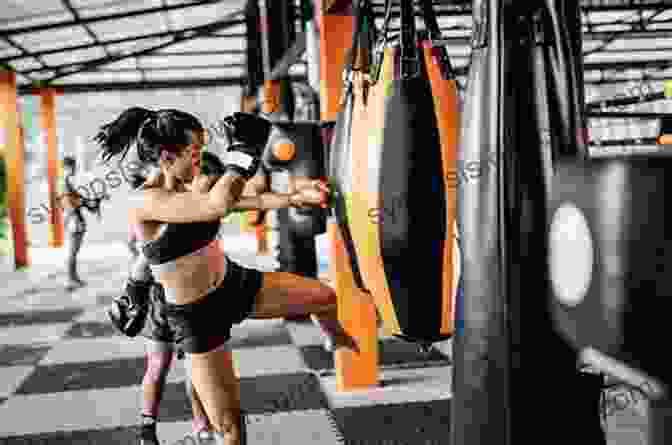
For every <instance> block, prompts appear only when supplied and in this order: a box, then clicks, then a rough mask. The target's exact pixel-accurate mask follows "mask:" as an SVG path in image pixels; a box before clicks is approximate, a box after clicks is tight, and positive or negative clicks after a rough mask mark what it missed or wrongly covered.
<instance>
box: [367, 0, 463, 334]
mask: <svg viewBox="0 0 672 445" xmlns="http://www.w3.org/2000/svg"><path fill="white" fill-rule="evenodd" d="M400 9H401V36H400V42H399V50H398V52H396V54H395V58H394V62H395V78H394V80H393V81H392V85H391V87H390V93H389V96H388V97H386V99H385V105H384V118H383V119H384V120H383V140H382V145H381V147H380V159H379V163H378V165H376V164H375V163H373V165H371V164H370V165H369V170H370V171H372V172H374V175H375V172H377V184H378V197H379V200H378V202H379V204H378V208H379V209H380V210H381V212H382V217H381V218H380V220H379V224H378V225H377V227H378V231H379V236H380V250H381V258H382V263H383V269H384V272H385V277H386V280H387V285H388V287H389V291H390V293H389V298H390V304H391V306H392V307H393V308H394V311H395V315H396V318H397V320H398V322H399V332H397V333H395V335H397V336H398V337H401V338H404V339H407V340H410V341H417V342H434V341H439V340H443V339H446V338H448V337H450V335H451V334H452V330H451V331H450V332H442V330H441V325H442V315H443V311H442V301H443V298H442V296H443V260H442V259H443V258H444V245H445V241H446V240H445V236H446V231H447V225H446V193H445V184H444V171H443V162H442V156H441V141H440V135H439V130H438V125H437V121H436V115H435V111H434V100H433V98H432V90H431V85H430V82H429V79H428V76H427V69H426V66H425V63H424V58H423V57H422V56H421V50H420V48H419V47H418V46H419V42H418V40H417V36H416V30H415V18H414V8H413V2H412V1H410V0H402V1H401V2H400ZM420 259H426V261H424V262H423V263H422V280H419V279H418V275H417V271H416V269H415V268H411V267H408V264H409V262H413V261H418V260H420Z"/></svg>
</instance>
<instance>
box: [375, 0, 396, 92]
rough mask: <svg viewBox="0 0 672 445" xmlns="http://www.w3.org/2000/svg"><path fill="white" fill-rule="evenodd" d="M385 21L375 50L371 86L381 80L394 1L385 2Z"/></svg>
mask: <svg viewBox="0 0 672 445" xmlns="http://www.w3.org/2000/svg"><path fill="white" fill-rule="evenodd" d="M384 8H385V19H384V20H383V27H382V29H381V31H380V34H379V36H378V38H377V39H376V44H375V49H374V50H373V61H372V65H373V66H372V68H373V69H372V70H371V76H370V77H371V85H375V84H376V83H377V82H378V79H379V78H380V71H381V69H382V67H383V57H384V55H385V48H386V47H387V42H388V33H389V29H390V21H391V20H392V0H385V6H384Z"/></svg>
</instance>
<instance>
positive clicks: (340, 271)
mask: <svg viewBox="0 0 672 445" xmlns="http://www.w3.org/2000/svg"><path fill="white" fill-rule="evenodd" d="M319 3H321V4H320V13H319V17H320V77H321V84H320V95H321V100H320V102H321V107H322V110H321V115H322V120H331V121H333V120H336V117H337V115H338V112H339V109H340V107H339V102H340V97H341V89H342V85H343V68H344V64H345V55H346V52H347V50H348V49H349V47H350V45H351V44H352V34H353V32H354V17H353V16H352V13H351V11H350V8H349V7H348V8H347V10H344V9H342V8H341V9H340V10H338V11H333V10H327V8H328V7H329V6H332V4H333V3H334V2H333V1H328V0H322V1H321V2H319ZM327 231H328V236H329V242H330V247H331V252H330V253H331V258H330V264H331V267H330V268H331V270H330V273H331V276H332V281H333V282H334V285H335V288H336V294H337V298H338V303H337V306H338V318H339V320H340V322H341V323H342V324H343V326H344V328H345V330H346V331H347V332H348V334H349V335H350V336H351V337H352V338H354V339H355V341H356V342H357V345H358V346H359V352H354V351H347V350H338V351H336V352H335V356H334V361H335V366H336V384H337V389H338V391H349V390H353V389H357V388H367V387H371V386H376V385H378V383H379V372H378V327H377V320H376V310H375V306H374V304H373V301H372V299H371V297H370V296H369V295H368V294H366V293H364V292H362V291H360V290H359V289H358V288H357V287H356V285H355V281H354V275H353V273H352V269H351V268H350V263H349V260H348V256H347V255H348V254H347V251H346V250H345V246H344V244H343V237H342V235H341V233H340V230H339V228H338V225H337V224H336V223H335V222H333V221H330V222H329V224H328V227H327Z"/></svg>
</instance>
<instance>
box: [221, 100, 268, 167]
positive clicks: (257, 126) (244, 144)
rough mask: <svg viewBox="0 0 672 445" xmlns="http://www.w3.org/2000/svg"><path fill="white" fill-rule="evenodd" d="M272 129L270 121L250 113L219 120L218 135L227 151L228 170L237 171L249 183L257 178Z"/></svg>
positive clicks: (224, 149) (226, 163) (225, 152)
mask: <svg viewBox="0 0 672 445" xmlns="http://www.w3.org/2000/svg"><path fill="white" fill-rule="evenodd" d="M271 128H272V124H271V123H270V122H269V121H268V120H267V119H265V118H263V117H260V116H257V115H254V114H250V113H233V114H232V115H231V116H227V117H225V118H224V119H222V120H220V121H218V122H217V124H216V125H215V133H216V135H217V137H218V139H219V142H220V144H221V148H222V150H223V151H224V153H223V156H222V161H223V162H224V167H225V169H226V171H234V172H235V173H237V174H239V175H241V176H243V178H245V179H246V180H247V179H250V178H251V177H252V176H254V175H255V174H256V172H257V170H258V169H259V165H260V163H261V161H260V159H261V154H262V153H263V151H264V148H265V147H266V143H267V142H268V136H269V135H270V133H271Z"/></svg>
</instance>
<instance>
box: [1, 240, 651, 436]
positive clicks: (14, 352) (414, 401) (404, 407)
mask: <svg viewBox="0 0 672 445" xmlns="http://www.w3.org/2000/svg"><path fill="white" fill-rule="evenodd" d="M226 244H227V245H228V246H230V247H231V249H232V253H231V254H232V256H234V257H235V258H236V259H238V260H239V261H241V262H243V263H246V264H247V265H256V266H257V267H259V268H262V269H266V270H269V269H272V268H273V267H274V262H273V260H272V259H270V258H264V257H255V255H254V252H253V251H252V249H251V247H252V246H253V239H251V238H246V237H245V236H237V237H234V236H231V237H229V238H227V240H226ZM318 245H319V250H320V257H321V267H322V272H324V267H325V257H326V245H325V243H324V240H323V239H320V240H319V242H318ZM234 252H235V254H234ZM103 253H104V254H103ZM61 254H62V253H61V252H60V251H58V250H54V249H51V250H49V249H33V251H31V257H32V258H33V259H34V265H33V267H32V268H31V270H30V272H6V273H3V275H2V276H0V278H1V279H2V281H3V282H4V283H5V285H4V286H3V287H4V289H6V290H7V292H5V290H3V292H2V293H3V295H7V297H3V298H2V299H0V419H2V421H1V422H0V444H2V445H5V444H6V445H10V444H11V445H14V444H31V443H41V444H52V443H53V444H59V443H63V444H65V443H68V444H84V443H87V444H88V443H95V444H102V445H105V444H118V443H133V442H134V441H135V434H136V427H135V425H136V423H137V421H138V417H139V411H140V404H141V387H140V382H141V380H142V376H143V373H144V357H143V352H144V350H143V343H142V341H141V340H140V339H128V338H125V337H122V336H120V335H117V334H116V332H115V331H114V330H113V328H112V326H111V325H110V324H109V322H108V321H107V318H106V315H105V312H104V309H105V305H106V304H107V303H109V302H110V301H111V299H112V298H113V296H114V295H115V293H116V292H118V289H119V288H120V286H121V283H122V282H123V279H124V274H125V272H126V261H127V259H128V256H127V255H128V253H127V251H126V248H125V246H124V245H123V244H121V243H107V244H102V243H101V244H89V245H86V246H85V247H84V249H83V251H82V254H81V257H82V258H81V259H82V276H83V277H84V279H85V280H88V282H89V286H88V287H87V288H84V289H82V290H80V291H78V292H75V293H72V294H68V293H66V292H64V291H63V290H62V289H63V286H62V283H63V282H64V279H65V274H64V270H63V269H59V268H56V269H55V268H54V266H53V264H54V263H55V262H57V263H60V264H62V261H59V258H58V257H59V255H61ZM236 255H237V256H236ZM102 258H104V261H103V260H102ZM37 260H39V263H38V262H37ZM449 343H450V342H447V343H446V344H440V345H437V347H436V349H435V350H433V351H431V352H430V353H429V354H427V355H425V354H422V353H421V352H420V351H418V349H417V348H416V347H415V346H413V345H410V344H408V343H405V342H403V341H400V340H397V339H394V338H386V337H381V340H380V352H381V355H380V357H381V382H382V384H381V386H380V387H377V388H374V389H370V390H364V391H356V392H350V393H339V392H337V391H336V379H335V375H334V363H333V358H332V355H331V354H329V353H327V352H325V351H324V350H323V349H322V347H321V336H320V334H319V332H318V331H317V330H316V328H315V327H314V326H313V325H312V324H311V323H310V322H302V321H291V322H287V321H285V320H280V319H278V320H265V321H256V320H252V321H246V322H244V323H242V324H241V325H238V326H236V327H235V328H234V338H233V340H232V343H231V344H232V347H233V348H234V354H235V360H236V366H237V370H238V373H239V375H240V377H241V386H242V388H241V391H242V400H243V408H244V409H245V410H247V412H248V413H249V426H248V428H249V433H250V438H251V440H250V445H252V444H287V443H292V444H313V443H319V444H320V445H331V444H334V445H336V444H353V445H354V444H366V445H383V444H386V445H390V444H399V445H402V444H403V445H406V444H408V445H411V444H412V445H416V444H423V445H424V444H448V443H449V425H450V409H451V403H450V400H451V394H452V392H451V366H450V359H449V355H450V344H449ZM183 379H184V369H183V366H182V362H179V361H176V362H175V363H174V364H173V368H172V370H171V372H170V374H169V384H168V386H167V389H166V394H165V398H164V401H163V403H162V405H161V411H160V415H159V422H160V423H159V427H158V433H159V437H160V439H161V441H162V443H166V444H172V443H175V442H177V441H179V440H181V439H182V438H184V437H185V435H186V434H188V433H189V431H190V419H191V411H190V405H189V403H188V400H187V396H186V393H185V391H184V383H183ZM549 391H552V387H549ZM614 394H615V393H612V401H613V400H615V399H613V397H614ZM620 400H621V401H620V402H613V403H612V404H611V405H610V406H611V409H609V410H608V413H609V417H608V418H607V428H608V438H609V442H608V443H609V445H640V444H641V445H645V444H646V442H645V439H644V438H645V432H646V417H645V414H644V412H643V411H642V403H643V402H641V401H634V402H633V403H629V404H628V403H623V400H624V399H623V398H622V397H621V399H620Z"/></svg>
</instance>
